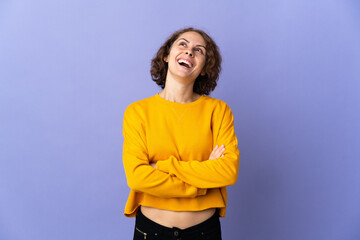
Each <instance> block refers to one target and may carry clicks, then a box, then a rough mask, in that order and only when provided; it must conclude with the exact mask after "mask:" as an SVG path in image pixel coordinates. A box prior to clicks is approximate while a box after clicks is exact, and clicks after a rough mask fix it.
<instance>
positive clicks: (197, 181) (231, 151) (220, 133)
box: [156, 104, 240, 188]
mask: <svg viewBox="0 0 360 240" xmlns="http://www.w3.org/2000/svg"><path fill="white" fill-rule="evenodd" d="M213 131H216V133H215V135H214V146H215V145H219V146H220V145H224V146H225V152H224V153H223V154H224V157H219V158H217V159H214V160H210V159H208V160H204V161H199V160H194V159H187V160H186V161H180V160H178V159H177V158H176V157H174V156H170V157H169V158H168V159H166V160H163V161H158V162H157V163H156V166H157V168H158V169H159V170H161V171H163V172H166V173H170V174H173V175H174V176H177V177H178V178H180V179H181V180H183V181H184V182H186V183H188V184H191V185H193V186H196V187H199V188H200V187H201V188H219V187H225V186H229V185H233V184H235V183H236V181H237V177H238V172H239V164H240V152H239V149H238V141H237V137H236V135H235V130H234V117H233V114H232V112H231V109H230V107H229V106H228V105H227V104H226V106H225V111H224V113H223V115H222V117H220V119H219V120H217V121H214V123H213Z"/></svg>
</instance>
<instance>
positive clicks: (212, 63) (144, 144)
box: [123, 28, 240, 240]
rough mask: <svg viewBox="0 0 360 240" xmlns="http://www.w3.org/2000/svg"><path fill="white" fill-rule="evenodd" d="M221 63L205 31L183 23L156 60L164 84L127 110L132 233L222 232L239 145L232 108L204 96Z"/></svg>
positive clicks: (194, 235) (186, 235)
mask: <svg viewBox="0 0 360 240" xmlns="http://www.w3.org/2000/svg"><path fill="white" fill-rule="evenodd" d="M220 65H221V56H220V54H219V50H218V47H217V45H216V44H215V42H214V41H213V40H212V39H211V38H210V37H209V36H208V35H207V34H206V33H205V32H203V31H201V30H198V29H193V28H186V29H182V30H179V31H177V32H175V33H174V34H172V35H171V37H170V38H169V39H168V40H167V41H166V42H165V43H164V44H163V45H162V46H161V48H160V49H159V51H158V52H157V55H156V56H155V58H154V59H153V60H152V63H151V76H152V79H153V80H154V81H155V82H156V83H157V84H158V85H159V86H160V87H161V88H162V89H163V90H162V91H161V92H160V93H157V94H156V95H154V96H152V97H149V98H145V99H142V100H139V101H137V102H134V103H132V104H130V105H129V106H128V107H127V108H126V110H125V113H124V121H123V134H124V145H123V162H124V169H125V173H126V177H127V182H128V185H129V187H130V189H131V190H130V194H129V197H128V201H127V203H126V206H125V213H124V214H125V216H127V217H136V222H135V230H134V239H166V240H168V239H182V240H187V239H189V240H190V239H196V240H199V239H216V240H218V239H221V226H220V221H219V217H225V210H226V203H227V195H226V188H225V187H226V186H229V185H233V184H235V182H236V180H237V176H238V169H239V159H240V152H239V150H238V142H237V138H236V135H235V131H234V119H233V115H232V112H231V109H230V108H229V106H228V105H227V104H226V103H225V102H224V101H221V100H218V99H215V98H212V97H209V96H206V95H209V94H210V92H211V91H213V90H214V89H215V87H216V85H217V83H216V82H217V80H218V77H219V73H220V69H221V66H220Z"/></svg>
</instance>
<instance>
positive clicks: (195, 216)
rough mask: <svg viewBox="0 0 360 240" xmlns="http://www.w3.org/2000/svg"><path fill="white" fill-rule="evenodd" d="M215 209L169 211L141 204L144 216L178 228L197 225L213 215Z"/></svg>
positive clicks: (166, 225)
mask: <svg viewBox="0 0 360 240" xmlns="http://www.w3.org/2000/svg"><path fill="white" fill-rule="evenodd" d="M215 211H216V209H215V208H209V209H205V210H202V211H195V212H190V211H183V212H176V211H169V210H164V209H158V208H153V207H146V206H141V212H142V213H143V214H144V216H145V217H147V218H149V219H150V220H152V221H154V222H156V223H158V224H160V225H163V226H165V227H170V228H172V227H177V228H180V229H185V228H188V227H191V226H194V225H197V224H199V223H201V222H204V221H205V220H207V219H208V218H210V217H211V216H212V215H214V213H215Z"/></svg>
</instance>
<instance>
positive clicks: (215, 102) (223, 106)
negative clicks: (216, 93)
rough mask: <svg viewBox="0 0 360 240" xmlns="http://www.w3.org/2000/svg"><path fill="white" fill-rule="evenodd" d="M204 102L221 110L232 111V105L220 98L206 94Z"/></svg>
mask: <svg viewBox="0 0 360 240" xmlns="http://www.w3.org/2000/svg"><path fill="white" fill-rule="evenodd" d="M204 103H205V105H207V106H211V107H212V108H213V109H214V110H217V111H220V112H225V111H231V108H230V106H229V105H228V104H227V103H226V102H225V101H223V100H221V99H218V98H213V97H210V96H204Z"/></svg>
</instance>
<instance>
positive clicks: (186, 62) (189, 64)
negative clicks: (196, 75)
mask: <svg viewBox="0 0 360 240" xmlns="http://www.w3.org/2000/svg"><path fill="white" fill-rule="evenodd" d="M178 63H185V64H186V65H187V67H192V64H191V63H190V62H188V61H186V60H185V59H179V60H178Z"/></svg>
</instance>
